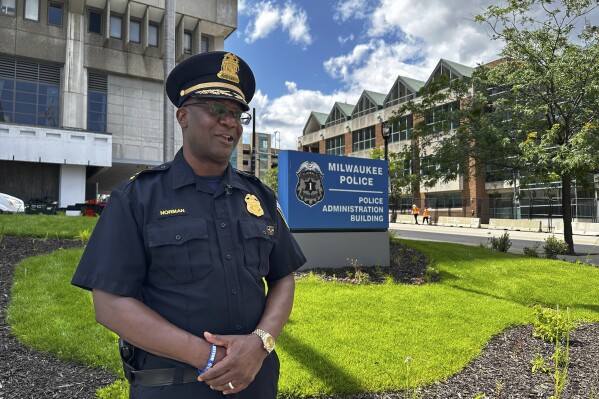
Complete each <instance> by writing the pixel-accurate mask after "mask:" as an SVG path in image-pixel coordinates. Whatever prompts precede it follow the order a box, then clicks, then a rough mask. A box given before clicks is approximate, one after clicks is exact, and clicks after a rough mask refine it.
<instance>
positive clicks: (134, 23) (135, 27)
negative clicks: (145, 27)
mask: <svg viewBox="0 0 599 399" xmlns="http://www.w3.org/2000/svg"><path fill="white" fill-rule="evenodd" d="M140 29H141V23H140V22H139V21H138V20H136V19H132V20H130V21H129V41H130V42H134V43H141V39H140V38H141V35H140Z"/></svg>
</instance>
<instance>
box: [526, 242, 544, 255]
mask: <svg viewBox="0 0 599 399" xmlns="http://www.w3.org/2000/svg"><path fill="white" fill-rule="evenodd" d="M540 245H541V244H540V243H538V242H535V243H534V245H533V246H532V248H529V247H524V248H522V250H523V251H524V256H529V257H531V258H538V257H539V246H540Z"/></svg>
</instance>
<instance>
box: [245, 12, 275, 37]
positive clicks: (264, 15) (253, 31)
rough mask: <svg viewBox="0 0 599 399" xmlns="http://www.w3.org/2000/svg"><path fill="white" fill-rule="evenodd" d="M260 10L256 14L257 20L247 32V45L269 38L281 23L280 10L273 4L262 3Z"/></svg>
mask: <svg viewBox="0 0 599 399" xmlns="http://www.w3.org/2000/svg"><path fill="white" fill-rule="evenodd" d="M259 8H260V11H259V12H256V18H255V19H254V21H253V22H251V23H250V24H249V25H248V26H247V28H246V30H245V32H246V34H247V37H246V39H245V41H246V42H247V43H252V42H255V41H256V40H259V39H264V38H266V37H268V35H270V33H271V32H272V31H274V30H275V29H276V28H277V25H278V23H279V9H278V8H276V7H275V6H274V5H273V4H272V3H271V2H263V3H260V5H259Z"/></svg>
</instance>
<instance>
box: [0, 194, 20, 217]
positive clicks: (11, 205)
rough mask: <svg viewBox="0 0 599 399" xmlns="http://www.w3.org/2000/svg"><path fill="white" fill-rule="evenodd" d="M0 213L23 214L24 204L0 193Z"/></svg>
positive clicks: (15, 198)
mask: <svg viewBox="0 0 599 399" xmlns="http://www.w3.org/2000/svg"><path fill="white" fill-rule="evenodd" d="M0 212H7V213H18V212H25V202H23V200H20V199H18V198H17V197H13V196H12V195H8V194H4V193H0Z"/></svg>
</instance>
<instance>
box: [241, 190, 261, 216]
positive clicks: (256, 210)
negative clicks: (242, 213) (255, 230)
mask: <svg viewBox="0 0 599 399" xmlns="http://www.w3.org/2000/svg"><path fill="white" fill-rule="evenodd" d="M245 203H246V205H247V209H248V212H249V213H251V214H252V215H254V216H257V217H260V216H262V215H264V210H263V209H262V206H261V205H260V201H258V198H256V196H255V195H254V194H247V195H246V196H245Z"/></svg>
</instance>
